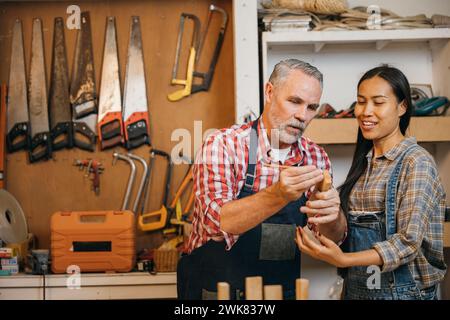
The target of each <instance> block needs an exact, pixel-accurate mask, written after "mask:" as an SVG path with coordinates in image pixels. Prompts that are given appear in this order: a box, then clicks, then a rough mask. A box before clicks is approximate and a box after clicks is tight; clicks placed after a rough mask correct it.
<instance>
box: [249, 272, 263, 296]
mask: <svg viewBox="0 0 450 320" xmlns="http://www.w3.org/2000/svg"><path fill="white" fill-rule="evenodd" d="M245 299H246V300H262V299H263V279H262V277H247V278H245Z"/></svg>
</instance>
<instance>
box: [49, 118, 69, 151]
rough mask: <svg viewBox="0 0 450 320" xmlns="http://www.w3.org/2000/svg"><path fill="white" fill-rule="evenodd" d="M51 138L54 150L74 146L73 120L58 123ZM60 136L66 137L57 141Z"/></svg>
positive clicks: (52, 131)
mask: <svg viewBox="0 0 450 320" xmlns="http://www.w3.org/2000/svg"><path fill="white" fill-rule="evenodd" d="M50 134H51V139H52V149H53V151H56V150H60V149H63V148H72V147H73V144H74V141H73V126H72V122H62V123H58V124H57V125H56V126H55V127H54V128H53V129H52V130H51V133H50ZM60 136H63V137H64V138H63V139H62V140H60V141H57V140H58V138H59V137H60Z"/></svg>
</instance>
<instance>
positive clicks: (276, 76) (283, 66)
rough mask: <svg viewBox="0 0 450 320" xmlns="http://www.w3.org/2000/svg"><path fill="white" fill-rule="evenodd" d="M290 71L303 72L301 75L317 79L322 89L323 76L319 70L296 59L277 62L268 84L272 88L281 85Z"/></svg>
mask: <svg viewBox="0 0 450 320" xmlns="http://www.w3.org/2000/svg"><path fill="white" fill-rule="evenodd" d="M291 70H300V71H303V73H305V74H307V75H308V76H311V77H313V78H315V79H317V80H318V81H319V83H320V87H321V88H323V75H322V73H321V72H320V71H319V69H317V68H316V67H314V66H312V65H310V64H309V63H307V62H304V61H301V60H298V59H286V60H282V61H280V62H278V63H277V64H276V65H275V67H274V68H273V71H272V74H271V75H270V78H269V82H270V83H272V85H273V86H274V87H277V86H279V85H281V84H282V83H283V81H284V80H285V79H286V77H287V76H288V74H289V72H290V71H291Z"/></svg>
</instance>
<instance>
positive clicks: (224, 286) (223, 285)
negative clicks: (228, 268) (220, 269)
mask: <svg viewBox="0 0 450 320" xmlns="http://www.w3.org/2000/svg"><path fill="white" fill-rule="evenodd" d="M217 300H230V285H229V284H228V283H227V282H219V283H217Z"/></svg>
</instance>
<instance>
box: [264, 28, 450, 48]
mask: <svg viewBox="0 0 450 320" xmlns="http://www.w3.org/2000/svg"><path fill="white" fill-rule="evenodd" d="M438 39H450V28H430V29H408V30H356V31H304V32H298V31H281V32H263V41H264V42H266V43H267V44H268V45H272V44H289V45H294V44H307V43H316V42H324V43H353V42H377V41H428V40H438Z"/></svg>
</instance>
